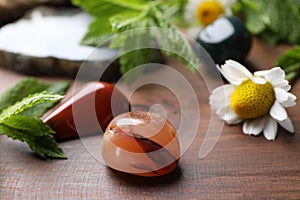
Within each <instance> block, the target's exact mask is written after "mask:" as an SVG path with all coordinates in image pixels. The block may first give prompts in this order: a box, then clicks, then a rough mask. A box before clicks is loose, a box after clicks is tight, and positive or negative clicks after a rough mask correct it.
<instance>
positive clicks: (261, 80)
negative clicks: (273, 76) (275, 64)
mask: <svg viewBox="0 0 300 200" xmlns="http://www.w3.org/2000/svg"><path fill="white" fill-rule="evenodd" d="M251 80H252V81H253V82H254V83H256V84H265V83H266V82H267V81H266V79H264V78H261V77H258V76H253V77H252V78H251Z"/></svg>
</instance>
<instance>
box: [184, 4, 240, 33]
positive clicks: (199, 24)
mask: <svg viewBox="0 0 300 200" xmlns="http://www.w3.org/2000/svg"><path fill="white" fill-rule="evenodd" d="M235 2H236V0H189V1H188V3H187V5H186V7H185V12H184V18H185V20H186V22H187V23H188V24H189V26H191V27H192V28H191V29H190V30H189V32H191V34H195V33H196V32H197V31H198V32H199V31H200V30H201V29H202V28H203V27H205V26H207V25H209V24H211V23H212V22H214V21H215V20H216V19H217V18H218V17H219V16H221V15H223V14H225V15H231V14H232V13H231V6H232V5H233V4H234V3H235Z"/></svg>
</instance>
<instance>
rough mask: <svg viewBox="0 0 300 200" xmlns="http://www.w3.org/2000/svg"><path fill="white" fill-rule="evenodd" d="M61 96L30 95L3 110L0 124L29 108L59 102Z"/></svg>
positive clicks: (0, 115)
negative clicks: (44, 103)
mask: <svg viewBox="0 0 300 200" xmlns="http://www.w3.org/2000/svg"><path fill="white" fill-rule="evenodd" d="M62 98H63V96H61V95H58V94H47V93H45V92H43V93H37V94H34V95H30V96H29V97H25V98H24V99H23V100H22V101H20V102H17V103H15V104H14V105H12V106H10V107H8V108H6V109H5V110H3V111H2V113H1V114H0V123H1V122H2V121H3V120H4V119H6V118H8V117H10V116H12V115H17V114H19V113H21V112H23V111H24V110H26V109H28V108H31V107H33V106H35V105H38V104H40V103H43V102H57V101H59V100H61V99H62Z"/></svg>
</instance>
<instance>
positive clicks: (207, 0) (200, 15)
mask: <svg viewBox="0 0 300 200" xmlns="http://www.w3.org/2000/svg"><path fill="white" fill-rule="evenodd" d="M223 13H224V9H223V6H222V5H221V4H220V2H219V1H217V0H204V1H203V2H202V3H201V4H200V5H199V7H198V8H197V19H198V21H199V22H200V23H201V24H203V25H204V26H207V25H208V24H211V23H212V22H213V21H215V20H216V19H217V18H218V17H219V16H220V15H221V14H223Z"/></svg>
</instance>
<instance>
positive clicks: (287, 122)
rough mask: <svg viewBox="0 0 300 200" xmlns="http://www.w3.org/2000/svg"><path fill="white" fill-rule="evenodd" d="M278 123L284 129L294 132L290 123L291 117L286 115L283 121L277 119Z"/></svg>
mask: <svg viewBox="0 0 300 200" xmlns="http://www.w3.org/2000/svg"><path fill="white" fill-rule="evenodd" d="M278 123H279V124H280V126H282V127H283V128H284V129H285V130H287V131H289V132H291V133H294V132H295V129H294V126H293V124H292V121H291V119H290V118H289V117H288V118H287V119H286V120H283V121H279V122H278Z"/></svg>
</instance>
